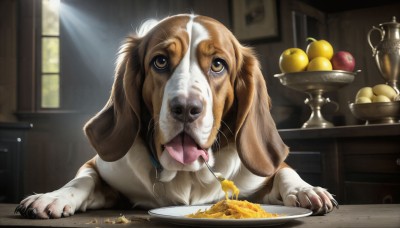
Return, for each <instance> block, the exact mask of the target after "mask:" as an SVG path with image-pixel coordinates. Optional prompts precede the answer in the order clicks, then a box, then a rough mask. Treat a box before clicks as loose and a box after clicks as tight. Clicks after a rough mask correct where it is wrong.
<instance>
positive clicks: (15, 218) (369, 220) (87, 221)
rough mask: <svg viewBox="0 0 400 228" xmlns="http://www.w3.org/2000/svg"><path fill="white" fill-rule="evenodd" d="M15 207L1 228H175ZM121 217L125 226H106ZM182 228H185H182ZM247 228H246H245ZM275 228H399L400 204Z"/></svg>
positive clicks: (343, 209) (347, 208)
mask: <svg viewBox="0 0 400 228" xmlns="http://www.w3.org/2000/svg"><path fill="white" fill-rule="evenodd" d="M16 206H17V205H16V204H0V226H4V227H17V226H19V227H23V226H41V227H121V226H123V227H126V226H129V227H145V228H146V227H178V226H177V225H171V224H168V223H164V222H159V221H156V220H155V219H152V218H150V216H149V215H147V212H146V211H143V210H90V211H87V212H85V213H77V214H75V215H74V216H72V217H69V218H61V219H50V220H32V219H25V218H22V217H21V216H20V215H16V214H14V209H15V207H16ZM120 215H124V216H125V217H126V218H128V219H129V220H132V221H131V222H130V223H129V224H109V223H107V221H108V220H110V221H113V220H115V219H116V218H117V217H118V216H120ZM182 227H185V226H182ZM246 227H248V226H246ZM275 227H279V228H288V227H299V228H301V227H308V228H310V227H311V228H312V227H319V228H320V227H323V228H330V227H364V228H365V227H374V228H377V227H379V228H386V227H393V228H395V227H396V228H399V227H400V204H374V205H341V206H340V208H339V209H335V210H334V211H333V212H331V213H329V214H327V215H324V216H308V217H304V218H299V219H296V220H292V221H289V222H287V223H285V224H283V225H278V226H275Z"/></svg>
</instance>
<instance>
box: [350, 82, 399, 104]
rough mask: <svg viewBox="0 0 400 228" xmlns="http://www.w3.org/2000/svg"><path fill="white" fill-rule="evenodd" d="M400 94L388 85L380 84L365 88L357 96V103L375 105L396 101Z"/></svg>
mask: <svg viewBox="0 0 400 228" xmlns="http://www.w3.org/2000/svg"><path fill="white" fill-rule="evenodd" d="M398 96H399V94H397V92H396V91H395V90H394V89H393V87H391V86H389V85H386V84H378V85H375V86H374V87H363V88H361V89H360V90H358V92H357V94H356V99H355V103H356V104H362V103H371V102H372V103H374V102H391V101H396V99H397V97H398Z"/></svg>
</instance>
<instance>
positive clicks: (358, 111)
mask: <svg viewBox="0 0 400 228" xmlns="http://www.w3.org/2000/svg"><path fill="white" fill-rule="evenodd" d="M349 107H350V111H351V112H352V113H353V115H354V116H355V117H356V118H358V119H361V120H365V121H366V122H365V124H366V125H368V124H381V123H398V122H399V120H400V101H392V102H376V103H363V104H354V103H350V104H349Z"/></svg>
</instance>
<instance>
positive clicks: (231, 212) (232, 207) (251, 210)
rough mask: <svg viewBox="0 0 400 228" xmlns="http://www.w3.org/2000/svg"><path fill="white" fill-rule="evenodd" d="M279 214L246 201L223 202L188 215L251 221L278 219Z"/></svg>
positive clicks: (190, 216)
mask: <svg viewBox="0 0 400 228" xmlns="http://www.w3.org/2000/svg"><path fill="white" fill-rule="evenodd" d="M279 216H280V215H279V214H277V213H269V212H266V211H265V210H264V209H263V208H262V207H261V206H260V205H259V204H254V203H250V202H248V201H246V200H221V201H219V202H218V203H216V204H214V205H213V206H212V207H211V208H210V209H208V210H205V211H201V210H199V211H197V212H196V213H193V214H190V215H187V217H189V218H218V219H249V218H276V217H279Z"/></svg>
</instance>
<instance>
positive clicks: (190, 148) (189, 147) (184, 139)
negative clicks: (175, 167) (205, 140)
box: [165, 134, 208, 165]
mask: <svg viewBox="0 0 400 228" xmlns="http://www.w3.org/2000/svg"><path fill="white" fill-rule="evenodd" d="M165 149H167V151H168V153H169V154H170V155H171V157H173V158H174V159H175V160H176V161H178V162H180V163H182V164H185V165H187V164H191V163H193V162H194V161H195V160H196V159H197V158H198V157H199V156H202V157H203V158H204V160H206V161H208V155H207V153H206V152H205V151H204V150H202V149H199V148H198V147H197V144H196V142H195V141H194V140H193V139H192V138H191V137H190V136H189V135H187V134H183V136H182V134H179V135H178V136H176V137H175V138H173V139H172V140H171V141H170V142H169V143H167V144H166V145H165Z"/></svg>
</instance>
